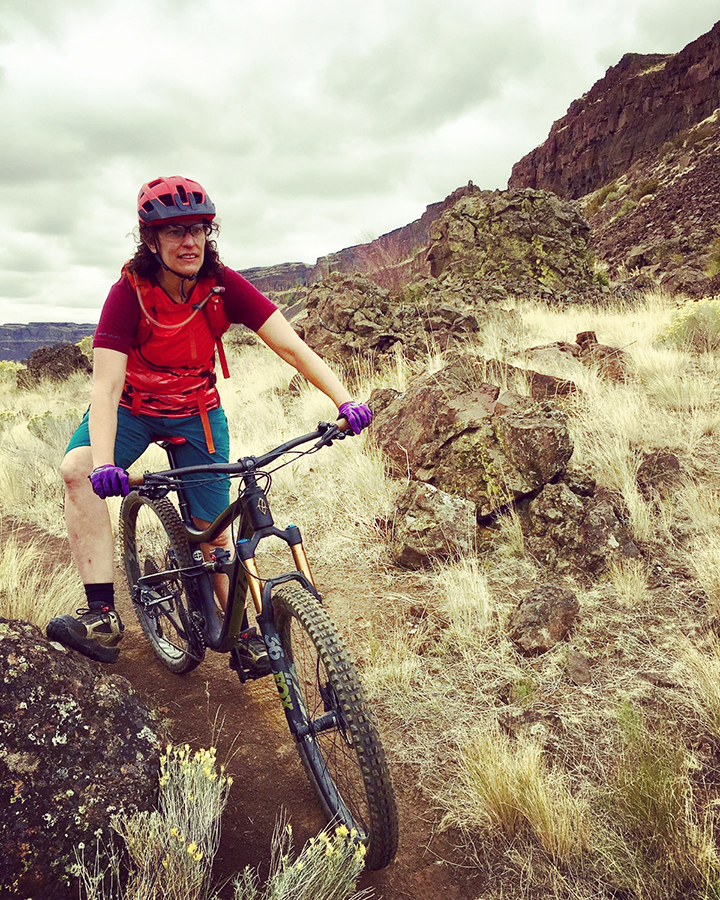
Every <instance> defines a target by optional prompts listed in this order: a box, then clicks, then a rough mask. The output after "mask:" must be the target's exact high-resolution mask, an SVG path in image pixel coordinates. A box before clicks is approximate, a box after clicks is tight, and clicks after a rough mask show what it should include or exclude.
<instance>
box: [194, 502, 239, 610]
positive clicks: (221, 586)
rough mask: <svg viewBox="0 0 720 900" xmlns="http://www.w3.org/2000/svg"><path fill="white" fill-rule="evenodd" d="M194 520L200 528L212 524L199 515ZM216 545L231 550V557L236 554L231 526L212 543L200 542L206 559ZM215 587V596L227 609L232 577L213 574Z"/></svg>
mask: <svg viewBox="0 0 720 900" xmlns="http://www.w3.org/2000/svg"><path fill="white" fill-rule="evenodd" d="M193 520H194V522H195V524H196V525H197V527H198V528H207V527H208V525H209V524H210V523H209V522H207V521H205V519H198V517H197V516H193ZM216 547H222V548H223V550H229V551H230V554H231V558H232V556H234V547H233V543H232V536H231V534H230V529H229V528H226V529H225V531H223V533H222V534H219V535H218V536H217V537H216V538H215V540H214V541H213V542H212V543H211V544H200V549H201V550H202V553H203V556H204V557H205V559H210V554H211V553H212V551H213V550H214V549H215V548H216ZM213 588H214V590H215V596H216V597H217V600H218V603H219V604H220V606H221V607H222V609H223V610H225V609H226V608H227V602H228V592H229V589H230V579H229V578H228V577H227V575H222V574H221V573H220V572H218V573H217V574H215V575H213Z"/></svg>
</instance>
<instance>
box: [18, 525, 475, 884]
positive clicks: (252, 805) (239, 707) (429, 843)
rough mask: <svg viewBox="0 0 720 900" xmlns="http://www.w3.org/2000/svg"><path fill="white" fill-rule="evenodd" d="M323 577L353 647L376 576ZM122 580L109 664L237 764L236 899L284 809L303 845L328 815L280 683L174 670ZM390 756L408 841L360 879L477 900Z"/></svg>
mask: <svg viewBox="0 0 720 900" xmlns="http://www.w3.org/2000/svg"><path fill="white" fill-rule="evenodd" d="M11 532H12V533H15V534H16V535H21V536H23V537H24V538H25V539H27V540H35V541H37V542H39V543H41V544H43V545H44V546H43V549H44V552H45V553H46V559H47V561H48V570H49V571H51V570H52V566H54V565H57V563H58V562H66V561H67V562H69V561H70V555H69V550H68V546H67V542H66V541H62V540H59V539H57V538H53V537H51V536H47V535H45V534H43V533H40V532H38V531H36V530H35V529H33V528H32V527H30V526H26V525H14V526H12V527H11V526H10V525H9V523H7V520H5V522H3V527H2V528H0V544H1V543H2V539H3V537H6V536H7V535H8V534H9V533H11ZM51 561H52V564H51ZM316 575H317V577H318V584H319V587H320V589H321V590H322V591H323V594H324V596H325V600H326V604H327V606H328V608H329V611H330V614H331V617H332V618H334V619H335V620H336V621H338V620H339V621H338V624H340V626H341V631H342V633H343V635H344V636H345V637H346V642H347V643H348V644H349V646H350V650H351V655H352V648H353V640H352V632H353V630H354V624H355V623H357V624H358V626H359V627H362V623H363V622H364V621H365V620H366V618H367V616H368V615H373V616H375V615H380V614H381V613H380V611H379V610H378V609H377V607H376V606H375V605H374V604H373V603H371V602H368V598H374V596H375V594H374V592H373V590H372V584H370V583H368V584H366V585H362V584H361V583H360V582H358V580H357V579H354V581H353V588H352V593H350V591H349V589H348V588H347V587H346V586H345V587H342V589H341V587H340V585H341V582H342V578H341V576H337V587H336V588H335V589H333V587H332V586H331V582H332V581H333V576H332V574H331V573H330V572H328V573H316ZM324 575H327V576H328V577H327V578H325V577H323V576H324ZM116 584H117V586H118V597H117V608H118V610H119V612H120V614H121V616H122V618H123V621H124V622H125V625H126V637H125V639H124V641H123V648H122V652H121V654H120V659H119V661H118V662H117V663H116V664H115V665H113V666H112V667H108V668H109V669H110V670H111V671H113V672H115V673H117V674H119V675H122V676H124V677H125V678H127V679H128V681H129V682H130V683H131V684H132V685H133V687H134V688H135V689H136V690H137V691H139V692H140V694H141V695H142V696H143V697H144V698H145V700H146V702H147V703H148V704H149V705H150V706H151V707H153V708H155V709H156V710H157V711H158V712H159V714H160V716H161V718H162V720H163V724H164V726H165V728H166V730H167V732H168V733H169V734H170V735H171V737H172V740H173V742H174V743H177V744H183V743H188V744H190V745H191V746H192V747H193V748H195V749H197V748H199V747H209V746H211V745H214V746H216V747H217V749H218V758H219V759H220V761H225V762H227V764H228V769H229V771H230V773H231V774H232V775H233V778H234V783H233V786H232V789H231V793H230V799H229V802H228V805H227V808H226V810H225V812H224V814H223V820H222V839H221V845H220V850H219V852H218V855H217V858H216V865H215V872H214V875H215V878H216V880H217V881H218V882H219V883H225V887H224V888H222V889H221V892H220V893H221V896H222V897H223V898H224V900H225V898H227V900H229V898H231V897H232V890H231V885H230V879H232V877H233V876H234V875H235V873H237V872H238V871H240V870H241V869H243V868H244V867H245V866H246V865H251V866H256V867H257V866H260V867H261V874H263V873H264V870H263V865H264V864H266V861H267V860H268V859H269V851H270V844H271V838H272V833H273V829H274V827H275V823H276V820H277V816H278V814H279V812H280V811H281V809H283V808H284V809H285V811H286V812H287V815H288V816H289V818H290V821H291V822H292V825H293V833H294V838H295V843H296V847H297V848H298V849H299V848H300V847H301V846H302V844H303V843H304V842H305V841H306V840H307V839H308V838H309V837H311V836H312V835H314V834H316V833H317V832H318V831H320V830H321V828H322V827H323V825H324V820H323V817H322V815H321V813H320V811H319V809H318V806H317V802H316V799H315V794H314V792H313V790H312V788H311V787H310V785H309V783H308V781H307V778H306V776H305V773H304V771H303V769H302V766H301V764H300V761H299V758H298V756H297V753H296V752H295V749H294V747H293V743H292V739H291V738H290V734H289V732H288V730H287V726H286V724H285V718H284V716H283V714H282V711H281V708H280V704H279V701H278V696H277V691H276V690H275V687H274V686H273V683H272V681H271V680H270V679H261V680H260V681H256V682H250V683H247V684H244V685H241V684H240V682H239V681H238V679H237V676H236V675H235V673H234V672H233V671H232V670H231V669H230V667H229V664H228V657H227V656H225V655H220V654H215V653H208V654H207V656H206V659H205V661H204V662H203V663H202V665H200V666H199V667H198V668H197V669H195V670H194V671H193V672H190V673H189V674H187V675H183V676H177V675H173V674H172V673H170V672H168V671H167V670H166V669H165V668H164V667H163V666H162V665H161V664H160V663H159V662H158V661H157V660H156V659H155V656H154V655H153V653H152V651H151V650H150V648H149V647H148V645H147V643H146V641H145V638H144V637H143V634H142V631H141V630H140V626H139V625H138V623H137V620H136V618H135V615H134V613H133V610H132V604H131V602H130V600H129V597H128V593H127V589H126V587H125V579H124V575H123V574H122V572H121V571H119V570H118V572H117V573H116ZM80 605H82V599H81V598H78V606H80ZM348 638H349V639H348ZM380 728H381V731H382V722H381V723H380ZM390 764H391V770H392V774H393V778H394V782H395V790H396V794H397V799H398V807H399V814H400V846H399V849H398V854H397V857H396V859H395V860H394V861H393V862H392V863H391V864H390V866H388V867H387V868H386V869H384V870H383V871H381V872H373V873H367V874H365V875H364V876H363V877H362V879H361V882H360V887H361V888H372V889H373V890H374V896H375V898H376V900H431V898H432V900H436V898H438V897H445V898H447V900H476V898H477V897H479V896H480V894H481V893H482V879H479V878H477V877H475V878H473V877H472V875H471V874H470V870H468V869H467V868H465V867H464V866H463V860H462V857H461V856H460V855H459V853H458V852H457V850H456V849H455V848H454V846H453V841H452V836H451V835H448V834H435V833H434V823H435V816H434V815H433V813H432V811H431V810H430V809H429V808H428V804H427V801H426V800H425V799H424V798H423V796H422V795H421V793H420V791H419V789H418V787H417V780H416V776H415V773H413V772H412V771H405V770H404V769H403V768H401V767H395V766H393V764H392V758H391V759H390Z"/></svg>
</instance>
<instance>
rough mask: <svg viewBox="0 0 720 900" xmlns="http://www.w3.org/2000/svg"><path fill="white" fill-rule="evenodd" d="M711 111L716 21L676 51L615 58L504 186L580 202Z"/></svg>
mask: <svg viewBox="0 0 720 900" xmlns="http://www.w3.org/2000/svg"><path fill="white" fill-rule="evenodd" d="M718 107H720V22H718V23H717V24H716V25H715V26H714V28H713V29H712V30H711V31H709V32H708V33H707V34H704V35H703V36H702V37H699V38H698V39H697V40H696V41H693V42H692V43H691V44H688V46H687V47H685V49H684V50H681V51H680V52H679V53H676V54H670V55H662V54H652V55H647V56H643V55H641V54H638V53H627V54H626V55H625V56H623V58H622V59H621V60H620V62H619V63H618V64H617V65H616V66H613V67H612V68H610V69H608V71H607V72H606V74H605V77H604V78H602V79H600V81H598V82H597V83H596V84H595V85H593V87H592V88H591V89H590V90H589V91H588V93H587V94H585V95H584V96H583V97H581V98H580V99H579V100H575V101H574V102H573V103H572V104H571V105H570V108H569V109H568V111H567V114H566V115H565V116H563V118H562V119H559V120H558V121H557V122H555V123H554V125H553V126H552V128H551V129H550V134H549V135H548V138H547V140H546V141H545V143H544V144H542V145H541V146H540V147H537V148H536V149H535V150H533V151H532V152H531V153H528V155H527V156H525V157H523V158H522V159H521V160H520V161H519V162H517V163H516V164H515V165H514V166H513V170H512V175H511V176H510V181H509V183H508V187H510V188H520V187H534V188H541V189H544V190H548V191H554V192H555V193H556V194H559V195H560V196H561V197H572V198H574V199H577V198H579V197H583V196H585V195H586V194H589V193H590V192H591V191H594V190H596V189H597V188H599V187H601V186H602V185H603V184H606V183H607V182H609V181H611V180H612V179H613V178H615V177H617V176H619V175H623V174H624V173H625V172H627V171H628V170H629V169H630V167H631V166H632V165H633V164H634V163H636V162H637V161H638V160H639V159H640V157H641V156H643V155H644V154H646V153H650V154H653V155H654V154H655V153H656V152H657V150H658V148H659V147H661V146H662V145H663V144H664V143H665V142H666V141H671V140H672V139H673V138H675V136H676V135H678V134H679V133H680V132H682V131H685V130H686V129H688V128H691V127H692V126H693V125H697V124H698V123H699V122H701V121H702V120H703V119H706V118H707V117H708V116H710V115H712V114H713V113H714V112H715V110H716V109H717V108H718Z"/></svg>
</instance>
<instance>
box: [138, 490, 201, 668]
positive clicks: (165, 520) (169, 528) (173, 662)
mask: <svg viewBox="0 0 720 900" xmlns="http://www.w3.org/2000/svg"><path fill="white" fill-rule="evenodd" d="M120 545H121V548H122V558H123V565H124V568H125V575H126V578H127V582H128V589H129V591H130V596H131V598H132V597H135V595H136V593H137V591H138V590H139V588H138V587H137V580H138V578H140V576H141V575H149V574H154V573H156V572H164V571H167V570H169V569H177V568H184V567H186V566H191V565H193V558H192V554H191V552H190V547H189V544H188V542H187V538H186V537H185V530H184V528H183V525H182V521H181V520H180V516H179V515H178V512H177V510H176V509H175V507H174V506H173V505H172V503H170V501H169V500H166V499H160V500H149V499H147V498H146V497H141V496H140V495H139V494H137V493H136V492H133V493H131V494H129V495H128V496H127V497H126V498H125V499H124V500H123V504H122V509H121V513H120ZM195 589H196V588H195V585H194V584H193V583H192V582H191V581H190V580H189V579H188V580H186V581H184V580H183V579H182V577H181V576H180V575H170V576H168V578H167V579H166V580H165V581H163V582H161V583H160V584H157V585H155V586H154V588H153V590H154V591H156V592H157V595H166V596H168V597H169V598H171V599H168V600H167V601H166V602H165V603H162V604H159V605H158V606H157V607H155V614H153V612H151V611H150V610H148V609H147V608H146V607H145V606H143V604H142V603H138V602H133V608H134V610H135V614H136V615H137V618H138V621H139V623H140V627H141V628H142V630H143V633H144V634H145V637H146V638H147V640H148V643H149V644H150V646H151V647H152V650H153V652H154V654H155V656H157V658H158V659H159V660H160V662H161V663H162V664H163V665H164V666H165V667H166V668H167V669H169V670H170V671H171V672H174V673H175V674H176V675H182V674H184V673H185V672H190V671H191V670H192V669H194V668H195V667H196V666H198V665H199V664H200V663H201V662H202V659H203V657H204V655H205V645H204V643H203V639H202V637H201V635H200V632H199V631H198V629H197V626H196V625H195V624H194V622H193V619H192V615H191V613H192V609H193V607H195V608H197V604H196V603H195V601H194V596H195V595H194V594H193V593H191V592H193V591H194V590H195Z"/></svg>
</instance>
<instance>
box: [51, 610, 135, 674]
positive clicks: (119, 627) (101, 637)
mask: <svg viewBox="0 0 720 900" xmlns="http://www.w3.org/2000/svg"><path fill="white" fill-rule="evenodd" d="M75 613H76V615H75V616H71V615H69V614H66V615H64V616H56V617H55V618H54V619H51V620H50V621H49V622H48V626H47V629H46V630H45V633H46V634H47V637H48V640H50V641H57V642H58V643H59V644H64V645H65V646H66V647H70V648H71V649H72V650H77V651H78V653H83V654H84V655H85V656H89V657H90V659H95V660H97V661H98V662H103V663H114V662H116V660H117V658H118V656H119V655H120V646H119V645H120V641H121V640H122V637H123V631H124V630H125V626H124V625H123V623H122V622H121V620H120V616H119V615H118V614H117V613H116V612H115V610H114V609H109V608H108V607H104V608H103V609H77V610H75Z"/></svg>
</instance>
